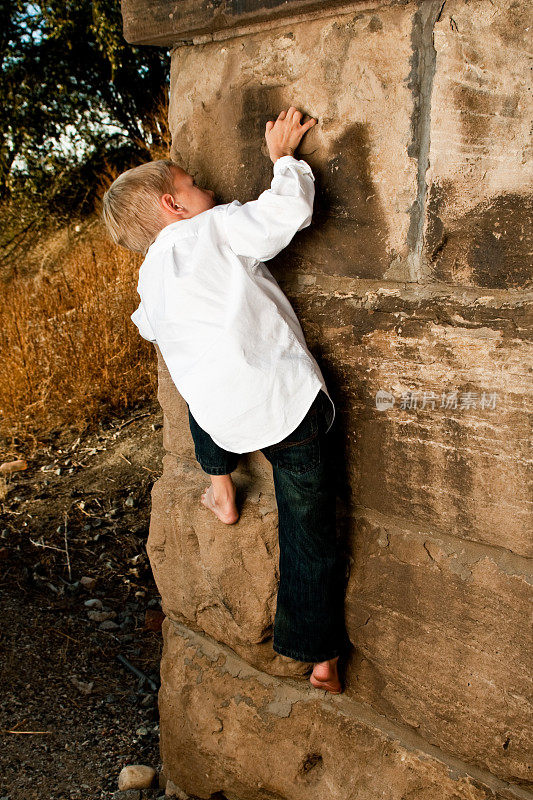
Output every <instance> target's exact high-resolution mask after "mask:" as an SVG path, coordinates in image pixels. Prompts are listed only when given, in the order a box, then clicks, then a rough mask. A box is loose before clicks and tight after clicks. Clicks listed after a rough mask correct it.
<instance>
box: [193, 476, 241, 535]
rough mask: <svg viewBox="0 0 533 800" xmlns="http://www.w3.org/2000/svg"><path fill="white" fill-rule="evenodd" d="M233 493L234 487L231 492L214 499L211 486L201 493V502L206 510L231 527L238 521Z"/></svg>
mask: <svg viewBox="0 0 533 800" xmlns="http://www.w3.org/2000/svg"><path fill="white" fill-rule="evenodd" d="M235 492H236V487H235V486H233V491H231V493H229V494H225V495H224V496H223V497H221V498H218V497H217V498H215V495H214V492H213V484H211V485H209V486H208V487H207V489H205V491H204V492H203V493H202V499H201V502H202V503H203V504H204V506H205V507H206V508H208V509H209V510H210V511H212V512H213V514H215V515H216V516H217V517H218V518H219V520H220V521H221V522H224V523H225V524H226V525H233V523H234V522H237V520H238V519H239V512H238V510H237V506H236V505H235Z"/></svg>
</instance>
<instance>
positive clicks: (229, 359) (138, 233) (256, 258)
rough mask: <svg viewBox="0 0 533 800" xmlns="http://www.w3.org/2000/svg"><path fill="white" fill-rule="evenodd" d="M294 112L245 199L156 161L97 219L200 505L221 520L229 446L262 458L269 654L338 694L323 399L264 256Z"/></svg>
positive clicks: (291, 190) (290, 170) (301, 209)
mask: <svg viewBox="0 0 533 800" xmlns="http://www.w3.org/2000/svg"><path fill="white" fill-rule="evenodd" d="M301 119H302V114H301V113H300V112H299V111H298V110H297V109H296V108H294V106H291V107H290V108H289V109H288V110H287V111H282V112H281V113H280V114H279V116H278V118H277V119H276V121H275V122H272V121H269V122H267V124H266V131H265V138H266V141H267V145H268V150H269V154H270V158H271V160H272V162H273V164H274V177H273V179H272V184H271V188H270V189H268V190H266V191H264V192H263V193H262V194H261V195H260V197H259V198H258V199H257V200H254V201H252V202H249V203H245V204H244V205H241V203H239V202H238V201H237V200H234V201H233V202H232V203H228V204H225V205H216V202H215V195H214V193H213V192H212V191H211V190H208V189H203V188H201V187H199V186H196V184H195V182H194V179H193V177H192V176H191V175H189V174H188V173H187V172H185V170H183V169H181V168H180V167H178V165H177V164H174V163H173V162H172V161H170V160H167V159H163V160H160V161H152V162H149V163H147V164H142V165H141V166H139V167H135V168H133V169H131V170H128V171H127V172H125V173H123V174H122V175H120V176H119V177H118V178H117V179H116V181H115V182H114V183H113V184H112V186H111V187H110V188H109V190H108V191H107V192H106V194H105V196H104V203H103V216H104V220H105V222H106V225H107V227H108V230H109V232H110V235H111V237H112V238H113V240H114V241H115V242H116V243H118V244H120V245H122V246H124V247H127V248H129V249H131V250H138V251H140V252H142V253H143V254H145V260H144V262H143V263H142V265H141V267H140V270H139V282H138V287H137V289H138V293H139V296H140V298H141V302H140V304H139V306H138V308H137V309H136V311H135V312H134V313H133V314H132V316H131V318H132V320H133V322H134V323H135V324H136V325H137V327H138V329H139V332H140V334H141V336H142V337H143V338H145V339H147V340H148V341H151V342H157V345H158V347H159V349H160V351H161V355H162V357H163V359H164V361H165V364H166V365H167V367H168V370H169V373H170V375H171V377H172V379H173V382H174V383H175V385H176V387H177V389H178V390H179V392H180V394H181V395H182V397H183V398H184V400H185V401H186V403H187V407H188V409H189V424H190V429H191V435H192V437H193V441H194V445H195V455H196V458H197V460H198V462H199V464H200V466H201V467H202V469H203V471H204V472H206V473H207V474H209V475H210V476H211V484H210V486H209V487H207V489H206V490H205V491H204V493H203V494H202V497H201V502H202V503H203V504H204V505H205V506H206V507H207V508H208V509H210V510H211V511H212V512H213V513H214V514H215V515H216V516H217V517H218V519H220V520H221V521H222V522H224V523H226V524H228V525H231V524H234V523H235V522H237V520H238V518H239V511H238V509H237V507H236V504H235V485H234V484H233V481H232V479H231V472H232V471H233V470H234V469H236V467H237V464H238V455H239V454H240V453H249V452H253V451H255V450H261V451H262V452H263V453H264V455H265V456H266V458H267V459H268V460H269V461H270V463H271V464H272V468H273V478H274V486H275V492H276V502H277V505H278V517H279V524H278V534H279V546H280V555H279V571H280V582H279V589H278V595H277V606H276V615H275V620H274V632H273V634H274V635H273V649H274V650H275V651H276V652H277V653H280V654H281V655H284V656H286V657H288V658H293V659H297V660H300V661H307V662H312V663H313V664H314V667H313V671H312V674H311V676H310V678H309V680H310V682H311V684H312V685H313V686H315V687H317V688H320V689H325V690H326V691H330V692H333V693H336V694H338V693H340V692H342V686H341V683H340V680H339V675H338V670H337V661H338V658H339V655H341V654H342V653H343V652H344V651H345V650H347V649H348V648H349V647H350V640H349V638H348V635H347V633H346V630H345V627H344V619H343V605H344V600H343V567H342V562H341V559H340V554H339V552H338V550H337V543H336V525H335V491H334V486H333V479H332V473H333V471H332V468H331V461H330V459H331V452H330V447H329V444H330V442H329V438H328V437H326V434H327V432H328V431H329V429H330V428H331V425H332V423H333V419H334V417H335V406H334V404H333V401H332V400H331V397H330V396H329V393H328V391H327V388H326V385H325V381H324V378H323V376H322V373H321V371H320V368H319V366H318V364H317V362H316V360H315V359H314V357H313V356H312V354H311V353H310V352H309V350H308V348H307V345H306V343H305V339H304V334H303V331H302V328H301V326H300V323H299V321H298V319H297V317H296V314H295V312H294V310H293V308H292V306H291V305H290V303H289V301H288V299H287V297H286V296H285V295H284V294H283V292H282V290H281V288H280V287H279V285H278V283H277V281H276V280H275V278H274V277H273V275H272V274H271V272H270V271H269V270H268V268H267V267H266V266H265V264H264V261H266V260H268V259H269V258H273V257H274V256H275V255H277V253H279V251H280V250H282V249H283V248H284V247H286V246H287V245H288V244H289V242H290V241H291V239H292V238H293V236H294V234H295V233H296V232H297V231H299V230H301V229H302V228H305V227H307V226H308V225H309V224H310V222H311V217H312V212H313V201H314V176H313V173H312V170H311V167H310V166H309V165H308V164H307V163H306V162H305V161H300V160H297V159H296V158H295V157H294V152H295V150H296V148H297V147H298V145H299V144H300V142H301V140H302V138H303V136H304V134H305V133H306V131H308V130H309V129H310V128H311V127H312V126H313V125H314V124H315V122H316V120H315V119H312V118H310V119H309V120H307V121H305V122H303V123H302V122H301ZM193 415H194V416H193Z"/></svg>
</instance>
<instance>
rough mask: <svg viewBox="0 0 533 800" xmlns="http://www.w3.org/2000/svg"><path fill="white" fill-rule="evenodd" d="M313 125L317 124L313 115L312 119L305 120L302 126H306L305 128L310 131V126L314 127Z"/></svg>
mask: <svg viewBox="0 0 533 800" xmlns="http://www.w3.org/2000/svg"><path fill="white" fill-rule="evenodd" d="M313 125H316V119H313V117H311V119H308V120H307V122H304V124H303V125H302V128H305V130H306V131H308V130H309V128H312V127H313Z"/></svg>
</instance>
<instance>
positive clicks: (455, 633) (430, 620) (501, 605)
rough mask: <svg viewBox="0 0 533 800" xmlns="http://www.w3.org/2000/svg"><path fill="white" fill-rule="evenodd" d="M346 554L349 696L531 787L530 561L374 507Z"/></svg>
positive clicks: (362, 519) (359, 524)
mask: <svg viewBox="0 0 533 800" xmlns="http://www.w3.org/2000/svg"><path fill="white" fill-rule="evenodd" d="M351 552H352V553H353V554H354V560H353V565H352V569H351V573H350V579H349V582H348V588H347V593H346V612H347V613H346V620H347V629H348V632H349V634H350V639H351V640H352V642H353V644H354V647H355V652H354V656H353V658H352V659H351V661H350V664H349V669H348V674H347V690H346V691H347V694H348V695H349V696H350V697H354V698H357V699H358V700H361V701H363V702H365V703H368V704H369V705H371V706H372V707H373V708H374V709H376V710H377V711H378V712H379V713H382V714H384V715H385V716H386V717H387V718H388V719H391V720H394V721H395V722H401V723H403V724H405V725H410V726H412V727H413V729H415V730H416V731H417V732H418V733H420V735H421V736H422V737H423V738H424V739H425V740H426V741H427V742H430V743H432V744H435V745H437V746H438V747H439V748H441V749H442V750H443V751H444V752H447V753H453V754H454V755H455V756H457V757H459V758H461V759H463V760H465V761H467V762H468V763H472V764H477V765H478V766H479V767H482V768H484V769H487V770H489V771H490V772H491V773H492V774H494V775H498V776H499V777H500V778H502V779H504V780H509V781H512V782H514V783H519V784H523V785H526V784H529V786H530V787H531V786H532V785H533V784H532V780H531V775H530V767H531V741H530V736H529V733H530V724H531V719H533V708H532V705H531V696H530V692H531V663H533V643H532V640H531V631H530V629H529V626H528V625H525V624H524V622H525V620H526V619H527V618H528V616H529V614H530V609H531V604H532V601H533V592H532V590H531V582H530V580H529V578H528V569H527V567H528V565H527V562H526V561H525V560H524V559H519V558H517V557H515V556H511V555H510V554H508V553H505V552H504V551H502V550H501V549H498V548H493V549H492V550H487V549H486V548H484V547H482V546H480V545H474V544H471V543H459V542H457V541H456V540H454V539H452V538H451V537H447V536H445V537H442V538H439V537H438V536H435V535H434V534H432V533H431V532H430V531H424V530H420V529H419V528H406V527H403V526H402V525H400V524H399V523H398V524H396V523H395V522H393V521H392V520H390V519H388V518H384V517H382V516H381V515H375V514H371V513H368V514H366V515H365V514H363V513H361V516H360V517H358V518H357V519H356V521H355V522H354V527H353V530H352V541H351Z"/></svg>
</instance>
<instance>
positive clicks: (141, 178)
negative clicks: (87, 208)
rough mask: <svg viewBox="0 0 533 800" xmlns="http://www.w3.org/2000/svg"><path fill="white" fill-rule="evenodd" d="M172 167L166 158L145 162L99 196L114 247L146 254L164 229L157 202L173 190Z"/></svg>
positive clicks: (127, 171)
mask: <svg viewBox="0 0 533 800" xmlns="http://www.w3.org/2000/svg"><path fill="white" fill-rule="evenodd" d="M174 166H177V164H175V162H174V161H171V159H169V158H161V159H158V160H157V161H148V162H147V163H146V164H140V165H139V166H138V167H133V168H132V169H128V170H126V172H123V173H122V175H119V176H118V178H117V179H116V180H115V181H113V183H112V184H111V186H110V187H109V189H108V190H107V192H106V193H105V194H104V197H103V205H102V217H103V219H104V222H105V224H106V227H107V230H108V231H109V235H110V236H111V238H112V239H113V241H114V242H115V243H116V244H120V245H122V247H127V248H128V250H136V251H138V252H141V253H143V254H144V253H146V251H147V250H148V248H149V247H150V245H151V244H152V242H153V241H154V239H155V238H156V236H157V234H158V233H159V232H160V231H161V230H162V229H163V228H164V226H165V223H164V220H163V216H162V211H161V207H160V205H159V200H160V198H161V197H162V196H163V195H164V194H171V195H174V193H175V191H176V188H175V186H174V174H173V172H172V167H174Z"/></svg>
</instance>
